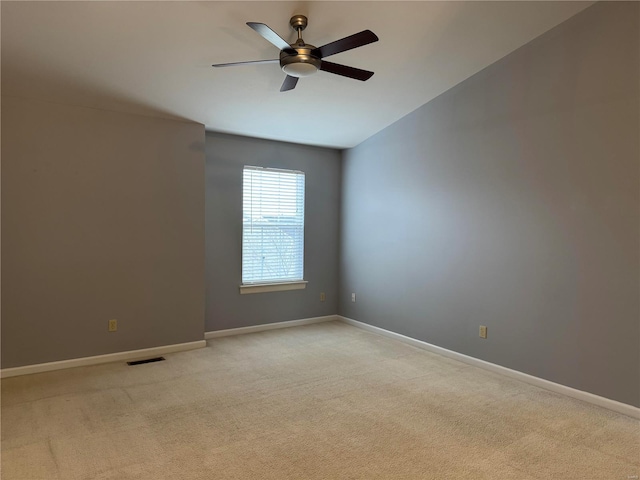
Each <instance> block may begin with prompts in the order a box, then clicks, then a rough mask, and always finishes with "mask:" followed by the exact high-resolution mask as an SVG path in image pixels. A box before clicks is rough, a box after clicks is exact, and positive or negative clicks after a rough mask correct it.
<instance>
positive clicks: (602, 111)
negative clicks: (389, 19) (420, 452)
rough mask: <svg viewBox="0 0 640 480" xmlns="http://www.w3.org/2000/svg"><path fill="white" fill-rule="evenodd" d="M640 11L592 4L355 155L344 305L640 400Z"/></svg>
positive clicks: (457, 346) (480, 354)
mask: <svg viewBox="0 0 640 480" xmlns="http://www.w3.org/2000/svg"><path fill="white" fill-rule="evenodd" d="M638 17H639V5H638V4H637V3H608V2H604V3H599V4H596V5H595V6H593V7H590V8H589V9H587V10H585V11H584V12H582V13H580V14H578V15H577V16H576V17H574V18H571V19H569V20H568V21H567V22H565V23H564V24H561V25H559V26H558V27H557V28H555V29H553V30H551V31H550V32H548V33H547V34H545V35H543V36H542V37H539V38H538V39H536V40H534V41H533V42H532V43H530V44H528V45H525V46H524V47H522V48H520V49H519V50H517V51H515V52H514V53H513V54H511V55H509V56H507V57H505V58H504V59H502V60H500V61H498V62H497V63H495V64H493V65H492V66H490V67H488V68H487V69H485V70H483V71H482V72H480V73H479V74H477V75H475V76H473V77H471V78H469V79H467V80H466V81H465V82H463V83H461V84H459V85H458V86H456V87H455V88H453V89H452V90H450V91H448V92H446V93H445V94H443V95H441V96H440V97H438V98H436V99H434V100H433V101H431V102H430V103H428V104H427V105H425V106H423V107H421V108H420V109H418V110H416V111H415V112H413V113H411V114H410V115H408V116H407V117H405V118H403V119H402V120H400V121H399V122H397V123H395V124H393V125H391V126H390V127H388V128H387V129H385V130H383V131H382V132H380V133H378V134H377V135H375V136H374V137H372V138H370V139H368V140H366V141H365V142H363V143H362V144H360V145H359V146H357V147H356V148H354V149H351V150H349V151H347V152H345V160H344V167H343V183H342V191H343V203H342V223H341V246H342V248H341V264H340V266H341V279H340V303H339V312H340V314H341V315H344V316H346V317H350V318H353V319H356V320H360V321H363V322H366V323H370V324H373V325H376V326H379V327H382V328H385V329H389V330H392V331H394V332H399V333H401V334H405V335H408V336H410V337H414V338H418V339H421V340H424V341H427V342H429V343H432V344H435V345H439V346H442V347H445V348H448V349H451V350H454V351H457V352H461V353H464V354H467V355H471V356H473V357H476V358H480V359H483V360H487V361H489V362H493V363H496V364H499V365H504V366H506V367H509V368H512V369H515V370H519V371H522V372H525V373H529V374H532V375H535V376H538V377H541V378H545V379H548V380H551V381H554V382H558V383H561V384H564V385H568V386H571V387H574V388H577V389H580V390H584V391H587V392H592V393H595V394H597V395H601V396H604V397H608V398H611V399H614V400H617V401H620V402H624V403H627V404H632V405H636V406H638V405H640V394H639V388H640V387H639V379H640V358H639V356H638V351H639V350H638V345H639V340H640V332H639V322H640V321H639V318H640V317H639V314H640V311H639V303H638V302H639V300H638V297H639V287H640V285H639V255H638V254H639V251H638V245H639V244H640V242H639V240H640V239H639V235H638V227H639V200H640V199H639V182H638V178H639V177H638V173H639V170H638V167H639V155H640V152H639V148H638V135H639V133H638V132H639V131H640V128H639V127H640V126H639V121H638V112H639V110H638V107H639V101H638V99H639V96H638V89H639V78H638V63H639V47H638V43H639V42H638V40H639V38H638ZM351 292H356V293H357V302H356V303H351V301H350V294H351ZM481 324H482V325H487V326H488V332H489V335H488V339H487V340H482V339H480V338H479V337H478V326H479V325H481Z"/></svg>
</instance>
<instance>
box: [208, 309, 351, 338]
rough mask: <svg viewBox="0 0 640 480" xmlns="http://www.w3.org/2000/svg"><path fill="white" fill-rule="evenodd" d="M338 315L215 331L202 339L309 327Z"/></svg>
mask: <svg viewBox="0 0 640 480" xmlns="http://www.w3.org/2000/svg"><path fill="white" fill-rule="evenodd" d="M339 319H340V317H338V315H326V316H324V317H311V318H303V319H300V320H289V321H287V322H276V323H265V324H264V325H252V326H250V327H240V328H229V329H227V330H215V331H213V332H205V334H204V338H206V339H210V338H218V337H228V336H230V335H242V334H244V333H255V332H262V331H264V330H273V329H274V328H288V327H299V326H301V325H309V324H311V323H320V322H331V321H334V320H339Z"/></svg>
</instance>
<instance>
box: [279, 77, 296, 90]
mask: <svg viewBox="0 0 640 480" xmlns="http://www.w3.org/2000/svg"><path fill="white" fill-rule="evenodd" d="M297 83H298V77H292V76H291V75H287V76H286V78H285V79H284V82H282V86H281V87H280V91H281V92H286V91H287V90H293V89H294V88H296V84H297Z"/></svg>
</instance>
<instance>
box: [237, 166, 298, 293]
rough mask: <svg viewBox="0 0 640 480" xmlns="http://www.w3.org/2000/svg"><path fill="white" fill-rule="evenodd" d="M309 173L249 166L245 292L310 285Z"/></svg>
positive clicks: (244, 206)
mask: <svg viewBox="0 0 640 480" xmlns="http://www.w3.org/2000/svg"><path fill="white" fill-rule="evenodd" d="M303 272H304V172H298V171H294V170H279V169H274V168H263V167H250V166H245V167H244V170H243V179H242V285H241V286H240V293H259V292H267V291H276V290H292V289H300V288H305V286H306V282H305V281H304V280H303Z"/></svg>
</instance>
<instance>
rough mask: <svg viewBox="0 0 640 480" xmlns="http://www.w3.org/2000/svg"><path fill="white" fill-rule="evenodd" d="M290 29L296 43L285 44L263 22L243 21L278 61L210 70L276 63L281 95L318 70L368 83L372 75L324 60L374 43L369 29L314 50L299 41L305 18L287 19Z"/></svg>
mask: <svg viewBox="0 0 640 480" xmlns="http://www.w3.org/2000/svg"><path fill="white" fill-rule="evenodd" d="M289 24H290V25H291V27H292V28H293V29H294V30H296V31H297V32H298V40H297V41H296V42H295V43H292V44H291V45H289V44H288V43H287V42H286V41H285V40H284V39H283V38H282V37H280V35H278V34H277V33H276V32H274V31H273V30H272V29H271V28H269V27H268V26H267V25H265V24H264V23H256V22H247V25H249V27H251V28H252V29H254V30H255V31H256V32H258V33H259V34H260V35H262V36H263V37H264V38H265V39H266V40H267V41H268V42H271V43H272V44H273V45H275V46H276V47H278V48H279V49H280V58H279V59H273V60H254V61H251V62H236V63H218V64H215V65H212V66H213V67H231V66H236V65H251V64H259V63H278V62H279V63H280V68H282V70H283V71H284V73H286V74H287V76H286V77H285V79H284V82H283V83H282V87H280V91H281V92H286V91H287V90H293V89H294V88H295V87H296V84H297V83H298V79H299V78H301V77H307V76H309V75H313V74H314V73H316V72H317V71H318V70H322V71H323V72H329V73H334V74H336V75H342V76H343V77H349V78H353V79H355V80H362V81H365V80H368V79H369V78H371V76H372V75H373V72H369V71H367V70H360V69H359V68H354V67H348V66H346V65H340V64H338V63H331V62H327V61H325V60H324V59H325V58H326V57H328V56H330V55H335V54H336V53H341V52H346V51H347V50H351V49H353V48H358V47H362V46H364V45H368V44H369V43H373V42H377V41H378V37H377V36H376V34H375V33H373V32H372V31H371V30H363V31H362V32H360V33H356V34H354V35H350V36H348V37H345V38H342V39H340V40H336V41H335V42H331V43H327V44H326V45H323V46H322V47H314V46H313V45H310V44H308V43H305V41H304V40H303V39H302V31H303V30H304V29H305V28H307V17H305V16H304V15H294V16H293V17H291V20H289Z"/></svg>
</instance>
